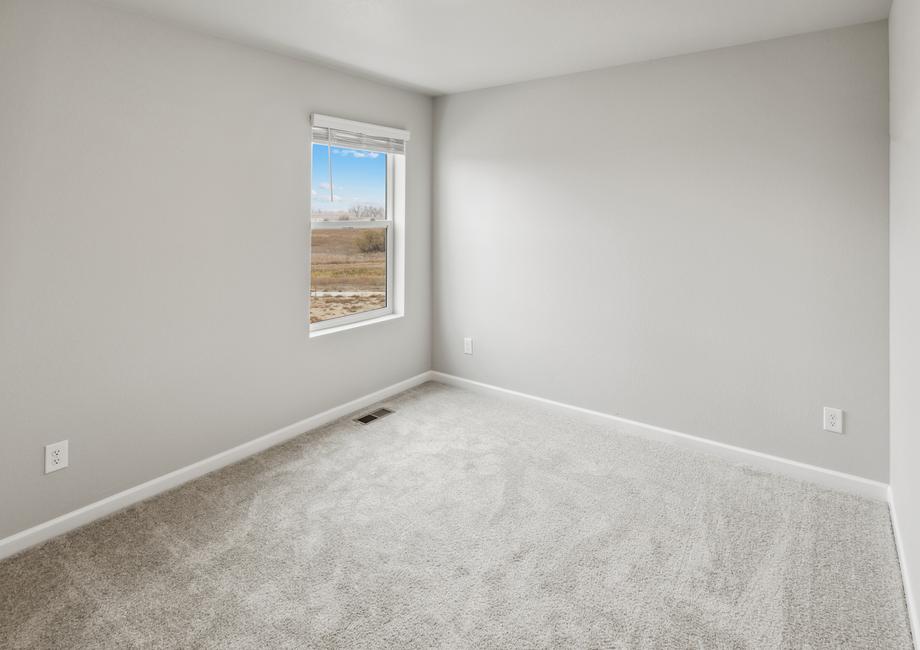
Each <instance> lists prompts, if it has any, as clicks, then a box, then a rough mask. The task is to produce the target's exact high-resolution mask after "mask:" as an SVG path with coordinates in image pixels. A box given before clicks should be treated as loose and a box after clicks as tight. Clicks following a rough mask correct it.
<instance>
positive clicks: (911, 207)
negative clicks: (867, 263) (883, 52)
mask: <svg viewBox="0 0 920 650" xmlns="http://www.w3.org/2000/svg"><path fill="white" fill-rule="evenodd" d="M890 21H891V25H890V27H891V494H892V500H893V502H894V507H895V510H896V512H897V515H898V527H899V530H900V533H901V541H902V544H903V548H902V549H901V550H902V553H903V556H902V558H901V562H902V565H904V566H906V568H907V570H908V572H909V574H910V580H909V588H910V590H911V592H912V593H913V597H914V603H913V606H914V616H915V617H917V615H918V607H920V603H918V602H916V599H917V598H920V505H918V503H917V501H918V499H920V471H918V469H917V468H918V466H920V422H918V420H917V405H918V404H920V39H918V38H917V35H918V34H920V3H917V2H916V0H895V3H894V5H893V7H892V9H891V19H890ZM915 620H917V619H916V618H915ZM914 633H915V634H920V629H915V630H914Z"/></svg>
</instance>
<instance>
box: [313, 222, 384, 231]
mask: <svg viewBox="0 0 920 650" xmlns="http://www.w3.org/2000/svg"><path fill="white" fill-rule="evenodd" d="M392 223H393V222H392V221H389V220H383V219H381V220H379V221H345V220H343V221H312V222H310V227H311V228H313V229H314V230H349V229H351V230H364V229H366V228H389V227H390V226H391V225H392Z"/></svg>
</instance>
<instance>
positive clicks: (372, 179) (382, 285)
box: [310, 115, 409, 331]
mask: <svg viewBox="0 0 920 650" xmlns="http://www.w3.org/2000/svg"><path fill="white" fill-rule="evenodd" d="M408 136H409V134H408V133H407V132H406V131H400V130H398V129H390V128H387V127H379V126H374V125H370V124H364V123H361V122H351V121H349V120H341V119H338V118H332V117H327V116H323V115H314V116H313V145H312V177H311V192H310V193H311V197H310V201H311V214H310V224H311V228H310V329H311V330H313V331H317V330H322V329H326V328H329V327H335V326H338V325H347V324H351V323H355V322H358V321H362V320H369V319H373V318H379V317H381V316H387V315H390V314H393V313H398V311H400V310H398V309H397V305H398V304H399V300H398V299H399V298H400V297H401V296H400V295H399V294H400V292H401V290H402V288H401V286H400V282H399V281H398V280H399V279H400V278H399V277H398V276H399V275H400V273H399V269H398V265H397V259H398V258H399V256H400V255H401V253H402V251H401V250H400V247H401V241H402V232H401V229H402V224H403V219H402V216H403V215H402V213H403V211H404V210H403V206H404V205H405V202H404V193H405V182H404V176H405V175H404V171H403V170H404V169H405V142H406V140H408Z"/></svg>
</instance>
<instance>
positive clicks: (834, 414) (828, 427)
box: [824, 406, 843, 433]
mask: <svg viewBox="0 0 920 650" xmlns="http://www.w3.org/2000/svg"><path fill="white" fill-rule="evenodd" d="M824 430H825V431H830V432H831V433H843V411H841V410H840V409H835V408H831V407H830V406H825V407H824Z"/></svg>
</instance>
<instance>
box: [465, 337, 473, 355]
mask: <svg viewBox="0 0 920 650" xmlns="http://www.w3.org/2000/svg"><path fill="white" fill-rule="evenodd" d="M463 354H473V339H471V338H470V337H469V336H467V337H466V338H465V339H463Z"/></svg>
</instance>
